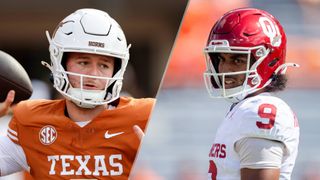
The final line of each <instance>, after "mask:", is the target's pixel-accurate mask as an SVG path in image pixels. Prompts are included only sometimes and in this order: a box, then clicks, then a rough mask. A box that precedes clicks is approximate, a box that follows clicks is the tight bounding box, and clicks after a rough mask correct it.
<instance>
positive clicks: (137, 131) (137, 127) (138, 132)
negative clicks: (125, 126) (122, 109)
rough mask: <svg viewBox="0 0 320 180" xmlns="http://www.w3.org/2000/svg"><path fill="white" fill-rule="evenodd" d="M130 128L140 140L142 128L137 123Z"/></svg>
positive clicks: (142, 135)
mask: <svg viewBox="0 0 320 180" xmlns="http://www.w3.org/2000/svg"><path fill="white" fill-rule="evenodd" d="M132 128H133V131H134V132H135V133H136V135H137V136H138V138H139V139H140V140H142V138H143V137H144V132H143V131H142V129H141V128H140V127H139V126H138V125H134V126H133V127H132Z"/></svg>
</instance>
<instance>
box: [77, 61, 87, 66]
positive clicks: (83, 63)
mask: <svg viewBox="0 0 320 180" xmlns="http://www.w3.org/2000/svg"><path fill="white" fill-rule="evenodd" d="M78 64H80V65H81V66H85V65H87V64H88V62H87V61H79V62H78Z"/></svg>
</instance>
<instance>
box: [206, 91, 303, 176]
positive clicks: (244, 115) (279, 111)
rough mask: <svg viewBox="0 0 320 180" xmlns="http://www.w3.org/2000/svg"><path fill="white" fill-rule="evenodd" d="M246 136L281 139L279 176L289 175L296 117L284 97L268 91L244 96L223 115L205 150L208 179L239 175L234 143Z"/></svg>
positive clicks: (296, 137)
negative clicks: (211, 140)
mask: <svg viewBox="0 0 320 180" xmlns="http://www.w3.org/2000/svg"><path fill="white" fill-rule="evenodd" d="M247 137H253V138H263V139H268V140H275V141H278V142H282V143H283V144H284V145H285V153H284V155H283V158H282V163H281V167H280V179H290V176H291V173H292V169H293V166H294V164H295V159H296V157H297V153H298V144H299V126H298V121H297V119H296V117H295V115H294V113H293V112H292V110H291V109H290V107H289V106H288V105H287V104H286V103H285V102H284V101H282V100H281V99H279V98H277V97H274V96H271V95H270V94H269V93H262V94H259V95H257V96H253V97H249V98H247V99H244V100H243V101H241V102H239V103H238V104H237V105H235V106H234V107H233V108H232V110H231V111H229V113H228V114H227V115H226V117H225V119H224V121H223V122H222V124H221V125H220V127H219V128H218V130H217V134H216V137H215V139H214V142H213V144H212V148H211V150H210V152H209V171H208V179H214V180H215V179H240V158H239V155H238V153H237V152H236V151H235V143H236V142H237V141H238V140H240V139H243V138H247ZM257 163H258V164H259V163H261V162H257Z"/></svg>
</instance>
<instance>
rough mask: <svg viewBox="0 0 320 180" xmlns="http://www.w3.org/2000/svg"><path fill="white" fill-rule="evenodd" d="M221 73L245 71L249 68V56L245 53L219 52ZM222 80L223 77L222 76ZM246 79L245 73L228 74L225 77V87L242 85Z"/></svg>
mask: <svg viewBox="0 0 320 180" xmlns="http://www.w3.org/2000/svg"><path fill="white" fill-rule="evenodd" d="M217 58H218V59H219V65H218V70H219V73H229V72H237V71H245V70H246V69H247V61H248V56H247V55H245V54H232V53H220V54H218V57H217ZM220 80H221V81H222V78H221V77H220ZM244 80H245V74H237V75H226V76H225V79H224V82H222V83H224V84H225V88H226V89H229V88H235V87H237V86H241V85H242V84H243V82H244Z"/></svg>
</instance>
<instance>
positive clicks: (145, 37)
mask: <svg viewBox="0 0 320 180" xmlns="http://www.w3.org/2000/svg"><path fill="white" fill-rule="evenodd" d="M186 5H187V0H179V1H171V0H162V1H157V0H135V1H131V0H81V1H77V0H68V1H66V0H55V1H42V0H30V1H21V0H10V1H1V5H0V50H2V51H5V52H7V53H9V54H10V55H12V56H13V57H15V58H16V59H17V60H18V61H19V62H20V63H21V64H22V65H23V66H24V68H25V69H26V71H27V73H28V74H29V76H30V78H31V79H32V80H33V86H34V93H33V97H32V98H59V95H58V94H57V93H56V91H55V90H54V89H53V88H52V85H51V83H50V82H49V71H48V69H47V68H45V67H43V66H42V65H41V63H40V61H47V62H49V61H50V59H49V52H48V47H49V43H48V41H47V38H46V36H45V31H46V30H48V31H49V32H50V34H52V33H53V31H54V29H55V27H56V25H58V23H59V22H60V21H61V20H62V19H63V18H64V17H66V16H67V15H69V14H71V13H72V12H74V11H75V10H77V9H80V8H96V9H100V10H104V11H106V12H108V13H109V15H110V16H112V17H113V18H114V19H115V20H116V21H117V22H118V23H119V24H120V25H121V27H122V29H123V31H124V33H125V35H126V37H127V42H128V44H132V46H131V49H130V62H129V65H128V67H127V70H126V74H125V77H124V78H125V79H124V87H123V91H124V92H125V93H126V94H129V95H132V96H133V97H137V98H139V97H155V96H156V93H157V90H158V87H159V84H160V81H161V78H162V75H163V73H164V69H165V66H166V63H167V60H168V57H169V54H170V51H171V48H172V46H173V43H174V39H175V37H176V33H177V31H178V28H179V25H180V22H181V19H182V16H183V13H184V10H185V8H186ZM0 86H1V85H0ZM9 119H10V117H5V118H2V119H0V134H3V135H5V134H6V130H7V123H8V121H9ZM0 179H1V180H2V179H9V180H13V179H21V176H20V175H15V176H7V177H3V178H0Z"/></svg>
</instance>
